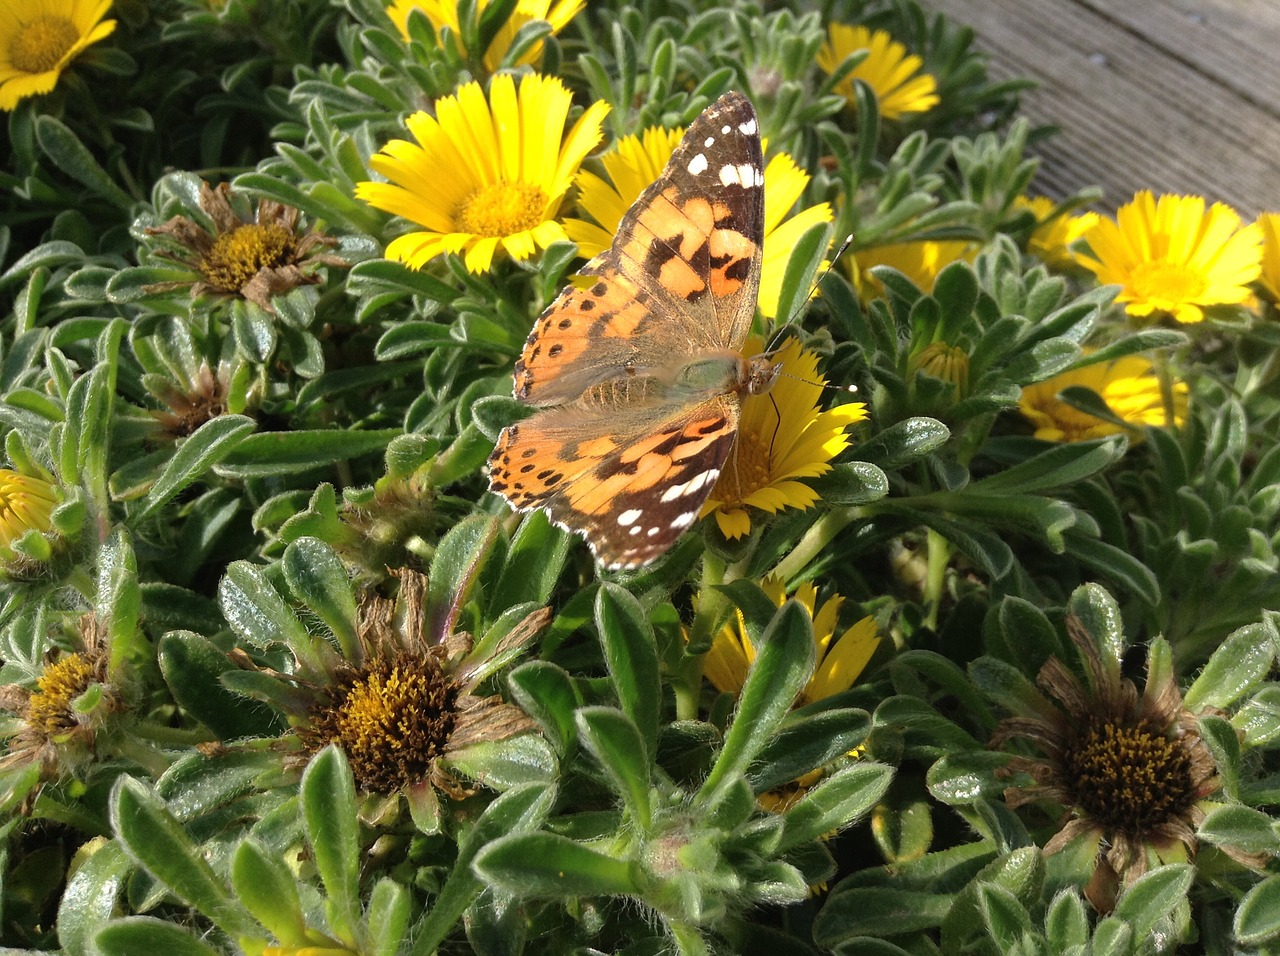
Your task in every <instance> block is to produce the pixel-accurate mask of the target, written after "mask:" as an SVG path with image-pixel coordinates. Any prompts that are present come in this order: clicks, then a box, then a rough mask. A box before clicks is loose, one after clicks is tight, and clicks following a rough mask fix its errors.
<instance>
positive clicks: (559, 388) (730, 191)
mask: <svg viewBox="0 0 1280 956" xmlns="http://www.w3.org/2000/svg"><path fill="white" fill-rule="evenodd" d="M761 162H762V160H761V153H760V138H759V132H758V129H757V126H756V115H755V110H754V109H753V108H752V106H751V103H750V101H749V100H748V99H747V98H746V97H745V96H742V95H741V94H739V93H726V94H725V95H724V96H722V97H721V98H720V99H719V100H717V101H716V102H715V103H713V104H712V105H711V106H710V107H708V108H707V109H706V110H704V111H703V112H702V114H701V115H699V116H698V118H697V119H696V120H694V122H693V124H692V125H691V126H690V127H689V130H688V132H687V133H686V134H685V136H684V138H683V139H682V140H681V142H680V145H679V146H678V147H677V148H676V150H675V152H674V153H673V154H672V157H671V160H670V162H669V163H668V164H667V166H666V169H665V170H664V171H663V173H662V175H661V176H660V177H659V178H658V180H657V181H656V182H654V183H653V184H652V185H651V186H649V188H648V189H646V190H645V191H644V193H643V194H642V195H641V196H640V198H639V199H637V200H636V202H635V204H634V205H633V206H632V207H631V209H630V210H628V212H627V214H626V215H625V216H624V217H623V219H622V222H621V224H620V225H619V227H618V234H617V236H616V237H615V239H614V242H613V246H612V248H610V249H609V250H608V251H607V252H605V253H603V254H602V255H600V256H598V257H596V259H594V260H592V262H590V263H589V264H588V265H587V267H586V268H584V269H583V270H582V275H583V276H588V277H590V278H591V279H593V280H594V281H591V282H585V283H580V284H579V285H571V286H569V287H567V288H566V289H565V290H564V291H563V292H561V294H560V295H559V297H558V298H557V299H556V300H555V302H553V303H552V304H551V306H550V307H549V308H548V309H547V310H546V311H545V312H544V313H543V314H542V315H541V316H540V317H539V319H538V321H537V322H536V323H535V324H534V327H533V330H532V332H531V333H530V334H529V338H528V341H527V342H526V343H525V347H524V351H523V353H522V355H521V357H520V360H519V361H518V362H517V363H516V368H515V395H516V397H517V398H519V399H521V400H522V401H524V402H526V403H528V404H530V405H534V406H536V407H539V408H541V409H542V410H541V411H539V412H537V413H536V414H535V415H533V416H532V417H531V418H528V419H526V420H525V421H523V422H520V423H518V424H516V425H512V426H509V427H508V428H507V429H505V430H504V431H503V433H502V435H501V436H500V438H499V440H498V444H497V447H496V448H495V449H494V452H493V455H492V456H491V458H490V461H489V466H490V487H491V488H492V489H493V490H494V491H496V492H498V493H500V494H502V495H503V496H504V497H506V498H507V500H508V501H509V502H510V503H511V505H512V506H513V507H515V508H517V509H521V510H528V509H531V508H542V509H544V510H545V511H546V512H547V513H548V515H549V516H550V517H551V519H552V520H553V521H555V522H556V523H557V524H559V525H561V526H562V527H564V528H567V529H569V530H571V531H577V532H580V533H581V534H583V535H584V536H585V537H586V538H587V541H588V542H589V543H590V544H591V547H592V550H593V551H594V552H595V554H596V556H597V557H598V558H599V559H600V561H601V562H602V563H604V564H606V565H607V566H610V567H637V566H640V565H643V564H646V563H648V562H649V561H652V560H653V559H654V558H656V557H658V556H659V555H661V554H663V553H664V552H665V551H666V550H667V549H668V548H670V546H671V545H672V544H673V543H674V542H675V540H676V539H677V538H678V537H679V536H680V534H682V533H683V532H684V531H685V530H686V529H687V528H688V527H689V526H690V525H692V524H693V522H694V521H696V519H697V516H698V512H699V510H700V509H701V506H702V504H703V502H704V501H705V500H706V498H707V496H708V494H709V493H710V491H711V489H712V487H713V486H714V485H715V480H716V478H717V477H718V475H719V472H720V468H721V467H722V466H723V464H724V461H725V458H726V457H727V456H728V454H729V449H730V447H731V446H732V444H733V440H734V437H735V436H736V433H737V426H738V418H739V407H740V404H739V403H740V399H739V393H740V391H742V390H744V389H745V388H746V387H747V384H748V383H747V381H746V371H747V368H748V366H747V364H746V363H745V362H742V361H740V360H739V359H738V358H737V357H736V353H738V352H739V351H740V349H741V347H742V344H743V341H744V340H745V338H746V336H747V334H748V332H749V331H750V328H751V322H752V319H753V318H754V315H755V306H756V296H757V292H758V289H759V283H760V262H761V243H762V232H763V220H764V188H763V175H762V172H761ZM689 369H693V370H695V371H696V372H697V374H693V375H690V374H682V373H683V372H686V370H689ZM707 369H709V370H710V374H705V372H706V370H707ZM721 370H723V376H721V375H720V371H721ZM690 382H692V383H696V384H690Z"/></svg>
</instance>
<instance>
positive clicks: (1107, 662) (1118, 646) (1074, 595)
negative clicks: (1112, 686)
mask: <svg viewBox="0 0 1280 956" xmlns="http://www.w3.org/2000/svg"><path fill="white" fill-rule="evenodd" d="M1067 610H1068V612H1069V613H1071V614H1073V615H1074V616H1075V617H1076V619H1077V620H1079V622H1080V624H1081V625H1083V627H1084V630H1085V632H1086V633H1087V634H1088V635H1089V636H1090V637H1091V638H1092V639H1093V643H1094V646H1095V647H1097V649H1098V656H1099V659H1100V660H1101V663H1102V668H1103V671H1104V673H1105V674H1106V675H1107V679H1108V680H1110V681H1112V682H1118V681H1119V680H1120V661H1121V659H1122V658H1123V657H1124V648H1125V637H1124V618H1123V617H1122V616H1121V614H1120V605H1118V604H1117V603H1116V599H1115V598H1113V597H1112V596H1111V595H1110V594H1109V593H1108V592H1107V590H1106V589H1105V588H1102V587H1100V586H1098V585H1096V584H1084V585H1081V586H1080V587H1078V588H1076V589H1075V590H1074V591H1072V592H1071V598H1070V600H1069V601H1068V602H1067ZM1086 676H1088V675H1086ZM1092 690H1094V691H1095V692H1096V691H1098V690H1099V688H1096V687H1095V688H1092Z"/></svg>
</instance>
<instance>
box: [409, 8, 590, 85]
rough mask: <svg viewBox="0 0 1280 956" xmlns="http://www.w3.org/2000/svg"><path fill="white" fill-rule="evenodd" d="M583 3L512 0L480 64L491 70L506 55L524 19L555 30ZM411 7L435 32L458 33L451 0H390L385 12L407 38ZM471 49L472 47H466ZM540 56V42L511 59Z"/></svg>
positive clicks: (522, 62)
mask: <svg viewBox="0 0 1280 956" xmlns="http://www.w3.org/2000/svg"><path fill="white" fill-rule="evenodd" d="M489 3H490V0H478V2H477V3H476V7H477V9H476V15H477V16H481V15H483V14H484V11H485V8H486V7H488V6H489ZM585 6H586V2H585V0H520V2H519V3H517V4H516V8H515V10H513V11H512V13H511V16H509V17H508V18H507V21H506V23H504V24H503V25H502V28H501V29H500V30H499V31H498V33H497V35H496V36H495V37H494V38H493V40H492V41H491V42H490V43H489V49H487V50H485V51H484V58H483V61H482V62H483V63H484V68H485V69H486V70H488V71H489V72H490V73H493V72H495V71H496V70H497V69H498V68H499V67H500V66H502V61H503V59H504V58H505V57H506V55H507V51H508V50H510V49H511V44H512V41H514V40H515V38H516V34H517V33H518V32H520V28H521V27H523V26H524V25H525V24H526V23H532V22H533V21H534V20H546V21H547V22H548V23H549V24H551V32H552V33H553V34H556V33H559V32H560V31H561V30H563V29H564V28H565V27H566V26H568V24H569V21H570V20H572V19H573V18H574V17H576V16H577V15H578V14H579V13H580V12H581V11H582V8H583V7H585ZM414 10H421V11H422V12H423V13H424V14H426V17H427V19H428V20H429V21H431V26H433V27H434V28H435V30H436V32H437V33H438V32H439V31H440V29H441V28H442V27H448V28H449V29H450V30H451V31H453V35H454V36H455V37H457V36H459V35H460V28H459V22H458V4H457V3H456V2H453V0H393V2H392V3H391V4H390V5H389V6H388V7H387V16H388V17H390V18H391V22H392V23H394V24H395V25H396V29H397V30H399V31H400V35H401V36H403V37H404V38H405V40H408V39H409V15H410V14H411V13H413V11H414ZM467 52H468V53H472V52H473V51H470V50H469V51H467ZM541 60H542V43H541V41H539V42H538V43H535V44H534V45H533V46H532V47H531V48H530V49H529V50H528V51H526V52H525V54H524V55H523V56H521V57H520V58H519V59H518V60H516V62H515V64H514V65H515V66H532V65H533V64H535V63H539V62H540V61H541Z"/></svg>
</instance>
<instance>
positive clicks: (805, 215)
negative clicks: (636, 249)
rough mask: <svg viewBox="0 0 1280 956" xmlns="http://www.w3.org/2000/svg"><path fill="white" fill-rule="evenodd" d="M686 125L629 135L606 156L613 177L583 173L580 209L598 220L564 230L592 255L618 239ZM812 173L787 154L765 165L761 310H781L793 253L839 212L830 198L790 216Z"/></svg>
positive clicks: (572, 223)
mask: <svg viewBox="0 0 1280 956" xmlns="http://www.w3.org/2000/svg"><path fill="white" fill-rule="evenodd" d="M683 135H684V130H683V129H663V128H661V127H657V126H655V127H651V128H650V129H647V130H645V132H644V134H643V136H624V137H623V138H622V139H620V140H618V142H617V143H616V144H615V146H614V148H613V149H611V150H610V151H609V152H607V153H605V154H604V156H602V157H601V162H602V163H603V164H604V169H605V173H607V174H608V177H609V179H608V181H606V180H604V179H601V178H600V177H599V176H597V175H596V174H595V173H592V172H590V171H588V170H585V169H584V170H582V172H580V173H578V180H577V183H578V208H579V209H581V210H582V211H583V212H585V213H586V214H587V215H588V216H590V217H591V219H592V220H594V221H588V220H585V219H566V220H565V223H564V231H565V232H566V233H567V234H568V236H569V238H570V239H572V240H573V241H574V242H576V243H577V244H578V251H579V252H580V253H581V254H582V255H583V256H584V257H586V258H591V257H592V256H595V255H598V254H600V253H601V252H604V251H605V250H606V249H608V248H609V246H610V245H612V244H613V234H614V233H615V232H616V231H617V229H618V223H620V222H621V221H622V217H623V215H624V214H625V213H626V211H627V210H628V209H630V208H631V204H632V203H633V202H635V201H636V199H637V198H639V196H640V194H641V193H642V192H644V190H645V188H646V187H647V186H648V185H649V184H650V183H652V182H653V181H654V180H655V179H657V178H658V176H659V175H660V174H661V173H662V170H663V168H664V167H665V166H666V165H667V160H669V159H670V158H671V154H672V153H673V152H675V148H676V146H677V145H678V144H679V142H680V138H681V137H682V136H683ZM810 178H811V177H810V176H809V174H808V173H806V172H804V171H803V170H802V169H800V167H799V166H797V165H796V163H795V161H794V160H793V159H792V158H791V157H790V156H788V155H787V154H786V153H779V154H777V155H776V156H774V157H773V158H772V159H770V160H769V162H768V165H766V166H765V170H764V250H763V253H762V255H763V260H764V261H763V264H762V271H761V275H760V297H759V300H758V302H759V306H760V312H761V314H762V315H764V316H765V317H766V318H769V319H772V318H775V317H776V316H777V314H778V299H779V297H780V296H781V295H782V279H783V276H785V275H786V271H787V262H788V261H789V260H790V258H791V252H792V250H793V249H794V248H795V246H796V243H797V242H799V241H800V237H801V236H803V235H804V233H805V232H806V230H808V229H810V228H811V227H813V226H814V225H816V224H817V223H822V222H830V221H831V220H832V219H833V218H834V216H833V214H832V212H831V204H830V203H825V202H823V203H818V204H817V205H816V206H810V207H808V208H807V209H802V210H801V211H800V212H798V213H796V214H795V215H794V216H792V217H791V218H789V219H788V218H786V216H787V213H789V212H790V211H791V210H792V209H793V208H794V207H795V204H796V202H798V201H799V199H800V194H801V193H803V192H804V190H805V187H806V186H808V185H809V180H810Z"/></svg>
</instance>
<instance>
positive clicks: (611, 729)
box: [574, 707, 653, 834]
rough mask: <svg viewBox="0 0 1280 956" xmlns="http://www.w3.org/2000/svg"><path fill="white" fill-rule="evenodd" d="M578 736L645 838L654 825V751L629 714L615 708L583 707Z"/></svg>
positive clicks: (632, 822) (576, 717) (580, 714)
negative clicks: (651, 795) (651, 768)
mask: <svg viewBox="0 0 1280 956" xmlns="http://www.w3.org/2000/svg"><path fill="white" fill-rule="evenodd" d="M574 718H575V720H576V722H577V726H578V736H579V738H580V739H581V740H582V742H583V744H585V745H586V748H587V750H589V751H590V752H591V755H592V756H593V757H595V758H596V761H597V762H598V763H599V764H600V766H601V768H603V770H604V772H605V776H606V777H607V778H608V779H609V781H610V782H611V783H612V784H613V788H614V790H615V791H616V792H617V793H618V795H619V796H621V797H622V801H623V804H624V806H625V807H626V808H627V811H628V815H629V817H630V823H631V824H632V825H633V826H635V827H636V828H637V829H638V830H639V831H640V832H641V833H642V834H643V833H648V832H649V829H650V826H651V825H652V823H653V808H652V806H651V805H650V802H649V761H650V759H651V758H650V756H649V754H650V752H651V747H652V745H650V746H646V743H647V742H646V741H645V740H644V738H643V736H642V735H641V733H640V730H639V728H637V727H636V725H635V722H634V721H632V720H631V719H630V718H629V717H628V716H627V715H626V714H625V713H623V712H622V711H620V710H615V709H614V708H612V707H583V708H581V709H579V710H578V712H577V713H576V714H575V715H574Z"/></svg>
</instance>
